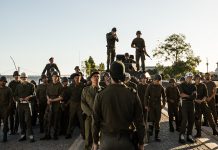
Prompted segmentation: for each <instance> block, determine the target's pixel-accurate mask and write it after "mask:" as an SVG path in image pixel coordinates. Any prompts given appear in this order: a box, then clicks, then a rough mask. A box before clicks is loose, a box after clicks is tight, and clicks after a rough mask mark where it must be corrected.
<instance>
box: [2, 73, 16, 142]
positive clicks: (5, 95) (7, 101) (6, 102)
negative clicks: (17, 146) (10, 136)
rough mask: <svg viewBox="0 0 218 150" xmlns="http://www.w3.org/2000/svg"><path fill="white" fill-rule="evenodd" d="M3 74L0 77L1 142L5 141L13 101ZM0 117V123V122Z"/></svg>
mask: <svg viewBox="0 0 218 150" xmlns="http://www.w3.org/2000/svg"><path fill="white" fill-rule="evenodd" d="M6 83H7V80H6V77H5V76H1V77H0V118H1V119H2V120H3V124H4V125H3V142H7V133H8V116H9V109H10V107H11V104H12V101H13V94H12V91H11V89H10V88H9V87H7V86H6ZM1 119H0V123H1Z"/></svg>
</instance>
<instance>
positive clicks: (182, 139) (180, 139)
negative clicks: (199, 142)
mask: <svg viewBox="0 0 218 150" xmlns="http://www.w3.org/2000/svg"><path fill="white" fill-rule="evenodd" d="M179 143H181V144H185V136H184V134H181V135H180V136H179Z"/></svg>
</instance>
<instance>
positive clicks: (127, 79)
mask: <svg viewBox="0 0 218 150" xmlns="http://www.w3.org/2000/svg"><path fill="white" fill-rule="evenodd" d="M124 84H125V85H126V86H128V87H129V88H132V89H134V90H136V91H138V86H137V84H136V83H134V82H132V81H131V75H130V74H129V73H127V72H125V81H124Z"/></svg>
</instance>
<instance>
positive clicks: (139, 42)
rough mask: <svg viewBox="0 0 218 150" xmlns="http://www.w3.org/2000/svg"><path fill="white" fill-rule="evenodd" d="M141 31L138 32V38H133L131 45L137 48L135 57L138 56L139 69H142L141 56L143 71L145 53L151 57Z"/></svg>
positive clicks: (137, 64)
mask: <svg viewBox="0 0 218 150" xmlns="http://www.w3.org/2000/svg"><path fill="white" fill-rule="evenodd" d="M141 34H142V33H141V31H137V32H136V36H137V37H136V38H135V39H133V41H132V44H131V47H132V48H135V49H136V53H135V58H136V67H137V71H139V70H140V67H139V59H140V58H141V67H142V71H143V72H144V71H145V55H147V56H148V57H150V56H149V55H148V54H147V52H146V47H145V41H144V39H143V38H141Z"/></svg>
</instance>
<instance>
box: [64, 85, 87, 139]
mask: <svg viewBox="0 0 218 150" xmlns="http://www.w3.org/2000/svg"><path fill="white" fill-rule="evenodd" d="M83 88H84V84H83V83H80V84H79V85H75V84H71V85H70V86H69V93H70V99H69V102H68V103H69V105H70V115H69V124H68V128H67V135H70V134H71V133H72V132H73V130H74V128H75V120H76V117H77V118H78V120H79V124H80V132H81V134H82V135H83V137H84V132H85V131H84V121H83V116H82V109H81V94H82V90H83Z"/></svg>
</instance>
